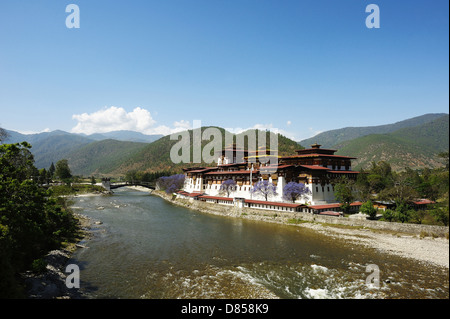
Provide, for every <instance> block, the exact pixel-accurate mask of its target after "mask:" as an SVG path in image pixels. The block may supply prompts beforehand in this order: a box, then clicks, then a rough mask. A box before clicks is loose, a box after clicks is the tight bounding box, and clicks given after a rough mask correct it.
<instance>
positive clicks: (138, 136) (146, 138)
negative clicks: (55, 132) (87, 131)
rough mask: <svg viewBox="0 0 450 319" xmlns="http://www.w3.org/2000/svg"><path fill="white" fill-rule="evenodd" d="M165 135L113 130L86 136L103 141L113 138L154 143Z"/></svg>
mask: <svg viewBox="0 0 450 319" xmlns="http://www.w3.org/2000/svg"><path fill="white" fill-rule="evenodd" d="M163 136H164V135H161V134H159V135H146V134H142V133H140V132H135V131H126V130H123V131H113V132H107V133H96V134H92V135H87V136H86V137H88V138H90V139H93V140H96V141H101V140H106V139H113V140H117V141H128V142H141V143H152V142H154V141H156V140H159V139H160V138H161V137H163Z"/></svg>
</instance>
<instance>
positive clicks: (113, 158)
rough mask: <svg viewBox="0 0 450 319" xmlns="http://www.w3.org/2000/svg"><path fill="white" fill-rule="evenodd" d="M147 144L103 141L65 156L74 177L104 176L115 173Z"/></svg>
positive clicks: (85, 146)
mask: <svg viewBox="0 0 450 319" xmlns="http://www.w3.org/2000/svg"><path fill="white" fill-rule="evenodd" d="M147 145H148V144H147V143H138V142H124V141H116V140H103V141H98V142H92V143H90V144H88V145H84V146H82V147H79V148H77V149H75V150H73V151H71V152H70V153H68V154H66V155H65V158H66V159H67V160H68V161H69V166H70V169H71V171H72V173H73V174H74V175H84V176H88V175H103V174H106V173H109V172H112V171H114V170H115V169H117V167H119V166H120V165H121V163H123V162H124V161H125V160H126V159H128V158H129V157H133V156H134V155H135V154H136V153H137V152H139V151H140V150H142V149H143V148H144V147H146V146H147Z"/></svg>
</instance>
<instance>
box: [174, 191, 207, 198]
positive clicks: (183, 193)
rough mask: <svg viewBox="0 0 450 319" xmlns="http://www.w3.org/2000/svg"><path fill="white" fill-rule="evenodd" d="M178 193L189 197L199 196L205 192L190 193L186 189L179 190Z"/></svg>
mask: <svg viewBox="0 0 450 319" xmlns="http://www.w3.org/2000/svg"><path fill="white" fill-rule="evenodd" d="M177 194H181V195H184V196H188V197H197V196H200V195H202V194H203V193H188V192H185V191H178V192H177Z"/></svg>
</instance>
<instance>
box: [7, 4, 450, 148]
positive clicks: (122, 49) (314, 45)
mask: <svg viewBox="0 0 450 319" xmlns="http://www.w3.org/2000/svg"><path fill="white" fill-rule="evenodd" d="M70 3H74V4H77V5H78V6H79V8H80V28H79V29H68V28H67V27H66V25H65V20H66V17H67V16H68V15H69V13H66V12H65V8H66V6H67V5H68V4H70ZM370 3H375V4H377V5H378V6H379V8H380V28H379V29H368V28H367V27H366V24H365V20H366V17H367V16H368V15H369V13H366V12H365V8H366V6H367V5H368V4H370ZM448 6H449V2H448V1H447V0H433V1H397V0H396V1H393V0H389V1H385V0H372V1H362V0H341V1H336V0H315V1H313V0H310V1H300V0H296V1H291V0H277V1H275V0H229V1H225V0H220V1H219V0H177V1H175V0H164V1H150V0H146V1H136V0H130V1H122V0H117V1H103V0H68V1H61V0H46V1H41V0H39V1H37V0H21V1H16V0H2V1H1V2H0V126H2V127H4V128H7V129H11V130H17V131H21V132H40V131H44V130H56V129H61V130H65V131H73V132H85V133H92V132H93V131H98V132H101V131H106V130H112V129H134V130H138V131H141V132H144V133H147V134H156V133H162V134H168V133H170V132H173V131H176V130H180V129H183V128H188V127H191V126H192V124H193V121H194V120H200V121H201V123H202V125H216V126H221V127H225V128H229V129H233V130H235V131H239V130H240V129H245V128H250V127H261V128H263V127H266V128H271V129H278V130H279V131H280V132H282V133H284V134H285V135H287V136H289V137H292V138H295V139H296V140H301V139H304V138H308V137H311V136H313V135H314V134H316V133H318V132H321V131H326V130H330V129H336V128H341V127H346V126H368V125H380V124H387V123H393V122H396V121H400V120H403V119H406V118H410V117H414V116H418V115H422V114H425V113H441V112H445V113H448V105H449V89H448V87H449V64H448V63H449V62H448V61H449V42H448V38H449V7H448Z"/></svg>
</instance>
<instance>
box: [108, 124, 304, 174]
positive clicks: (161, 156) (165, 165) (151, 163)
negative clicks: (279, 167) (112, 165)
mask: <svg viewBox="0 0 450 319" xmlns="http://www.w3.org/2000/svg"><path fill="white" fill-rule="evenodd" d="M204 129H205V128H202V131H203V130H204ZM218 129H219V130H220V132H221V135H222V141H221V144H222V147H224V146H225V134H231V133H229V132H227V131H225V130H224V129H223V128H218ZM249 131H251V130H249ZM249 131H246V132H243V133H241V134H242V135H244V134H248V133H249ZM254 131H255V134H256V130H254ZM188 132H189V134H190V136H191V142H190V153H191V158H192V152H193V151H192V144H193V141H192V130H189V131H188ZM241 134H238V135H237V136H239V135H241ZM268 134H274V133H266V136H267V137H266V141H267V146H269V147H270V143H269V136H268ZM256 136H257V134H256ZM235 138H236V135H235ZM177 142H178V141H176V140H170V136H164V137H162V138H161V139H159V140H157V141H155V142H153V143H151V144H148V145H147V146H145V147H144V148H142V149H141V150H139V151H137V152H136V153H135V154H133V155H131V156H129V157H128V159H126V160H124V161H123V162H122V163H121V165H120V166H119V167H118V168H117V169H116V170H114V171H112V172H111V174H112V175H122V174H125V173H126V172H127V171H130V170H139V171H158V170H172V171H180V172H181V168H183V167H195V166H214V165H216V163H205V162H202V163H180V164H174V163H173V162H172V160H171V159H170V151H171V149H172V147H173V146H174V145H175V144H176V143H177ZM209 143H210V141H208V140H207V141H202V144H201V146H202V150H203V147H205V145H207V144H209ZM256 143H257V142H256ZM300 148H302V147H301V146H299V145H298V143H297V142H295V141H293V140H290V139H289V138H287V137H285V136H282V135H278V150H279V153H280V155H288V154H293V153H294V151H295V150H297V149H300Z"/></svg>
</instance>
